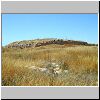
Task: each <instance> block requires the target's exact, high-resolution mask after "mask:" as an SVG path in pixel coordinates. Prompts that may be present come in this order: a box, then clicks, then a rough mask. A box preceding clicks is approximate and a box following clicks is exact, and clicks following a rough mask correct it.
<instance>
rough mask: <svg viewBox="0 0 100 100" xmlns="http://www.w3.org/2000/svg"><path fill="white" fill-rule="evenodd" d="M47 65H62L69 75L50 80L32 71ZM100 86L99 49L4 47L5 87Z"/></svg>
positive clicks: (3, 70)
mask: <svg viewBox="0 0 100 100" xmlns="http://www.w3.org/2000/svg"><path fill="white" fill-rule="evenodd" d="M48 62H49V63H57V64H59V65H60V66H61V68H63V67H64V68H66V69H67V70H68V73H67V74H65V75H59V76H57V77H51V76H50V75H47V74H45V73H42V72H40V71H34V70H32V69H30V68H29V67H31V66H37V67H39V68H43V67H44V66H45V65H46V64H47V63H48ZM97 83H98V47H97V46H81V45H78V46H68V45H55V44H53V45H47V46H41V47H35V48H24V49H20V48H4V47H2V86H97V85H98V84H97Z"/></svg>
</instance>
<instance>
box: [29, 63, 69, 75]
mask: <svg viewBox="0 0 100 100" xmlns="http://www.w3.org/2000/svg"><path fill="white" fill-rule="evenodd" d="M29 68H30V69H33V70H37V71H41V72H43V73H46V74H49V75H60V74H63V73H68V70H62V69H61V68H60V65H59V64H56V63H54V62H53V63H51V65H50V64H48V65H47V66H46V67H43V68H39V67H36V66H31V67H29Z"/></svg>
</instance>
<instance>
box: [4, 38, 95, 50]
mask: <svg viewBox="0 0 100 100" xmlns="http://www.w3.org/2000/svg"><path fill="white" fill-rule="evenodd" d="M50 44H59V45H64V44H72V45H85V46H87V45H93V44H88V43H87V42H83V41H74V40H63V39H51V40H50V39H49V40H41V39H40V40H39V39H38V40H37V41H34V40H31V41H19V42H13V43H11V44H9V45H7V46H6V47H7V48H21V49H22V48H29V47H40V46H46V45H50Z"/></svg>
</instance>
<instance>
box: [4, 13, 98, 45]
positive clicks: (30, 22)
mask: <svg viewBox="0 0 100 100" xmlns="http://www.w3.org/2000/svg"><path fill="white" fill-rule="evenodd" d="M37 38H62V39H72V40H81V41H86V42H89V43H98V16H97V14H2V45H3V46H4V45H7V44H9V43H11V42H14V41H19V40H31V39H37Z"/></svg>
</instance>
